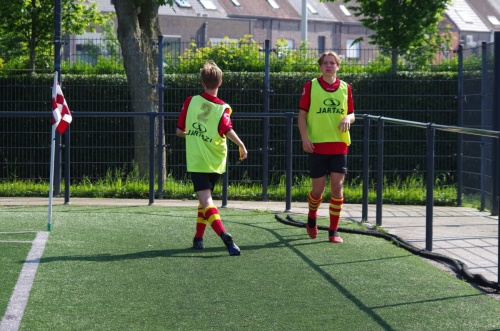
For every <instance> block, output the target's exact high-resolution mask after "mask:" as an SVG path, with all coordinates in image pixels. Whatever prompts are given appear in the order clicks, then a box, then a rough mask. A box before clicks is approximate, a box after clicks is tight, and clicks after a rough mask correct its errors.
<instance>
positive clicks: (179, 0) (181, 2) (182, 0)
mask: <svg viewBox="0 0 500 331" xmlns="http://www.w3.org/2000/svg"><path fill="white" fill-rule="evenodd" d="M175 3H176V4H177V6H179V7H182V8H191V4H190V3H189V1H188V0H175Z"/></svg>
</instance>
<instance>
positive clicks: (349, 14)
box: [339, 5, 351, 16]
mask: <svg viewBox="0 0 500 331" xmlns="http://www.w3.org/2000/svg"><path fill="white" fill-rule="evenodd" d="M339 7H340V10H342V12H343V13H344V15H345V16H351V12H350V11H349V9H347V7H346V6H345V5H340V6H339Z"/></svg>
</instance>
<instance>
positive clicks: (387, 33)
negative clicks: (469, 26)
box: [324, 0, 452, 73]
mask: <svg viewBox="0 0 500 331" xmlns="http://www.w3.org/2000/svg"><path fill="white" fill-rule="evenodd" d="M324 1H335V0H324ZM451 1H452V0H418V1H416V0H344V2H345V3H346V4H348V6H347V7H348V8H349V10H351V11H352V12H353V13H354V15H355V16H356V17H359V18H360V21H361V23H362V24H363V26H365V27H367V28H368V29H370V30H372V31H373V32H374V33H373V35H371V36H369V38H370V41H369V43H370V44H372V45H377V46H378V47H379V48H380V49H381V50H382V53H383V54H384V55H388V56H389V55H390V57H391V63H392V70H391V71H392V73H395V72H396V71H397V65H398V59H399V58H400V56H403V57H405V58H406V59H407V60H408V61H412V62H414V63H419V64H424V63H429V62H430V61H432V59H433V58H434V57H435V56H436V54H437V52H439V51H441V50H442V47H443V46H445V45H446V44H447V43H449V40H450V38H449V35H448V34H447V33H440V31H439V27H438V25H439V22H440V21H442V15H443V14H444V12H445V10H446V7H447V5H448V4H449V3H450V2H451ZM356 41H357V42H359V41H361V38H360V39H358V40H356Z"/></svg>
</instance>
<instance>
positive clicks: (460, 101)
mask: <svg viewBox="0 0 500 331" xmlns="http://www.w3.org/2000/svg"><path fill="white" fill-rule="evenodd" d="M463 50H464V46H463V45H458V50H457V55H458V76H457V126H460V127H462V126H463V125H464V69H463V59H464V53H463ZM463 141H464V138H463V134H461V133H458V134H457V207H460V206H461V205H462V186H463V173H462V157H463V148H464V147H463Z"/></svg>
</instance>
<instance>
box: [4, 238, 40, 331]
mask: <svg viewBox="0 0 500 331" xmlns="http://www.w3.org/2000/svg"><path fill="white" fill-rule="evenodd" d="M48 238H49V232H47V231H43V232H38V233H37V235H36V238H35V240H34V241H33V245H32V246H31V250H30V252H29V253H28V256H27V258H26V261H24V264H23V268H22V269H21V274H20V275H19V278H18V279H17V283H16V286H15V287H14V292H13V293H12V296H11V297H10V300H9V304H8V305H7V310H6V311H5V315H4V316H3V317H2V321H1V322H0V331H16V330H18V329H19V325H20V324H21V319H22V318H23V314H24V309H25V308H26V304H27V303H28V298H29V295H30V291H31V287H32V286H33V281H34V280H35V275H36V270H37V269H38V263H39V262H40V259H41V258H42V254H43V250H44V249H45V244H46V243H47V239H48Z"/></svg>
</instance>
